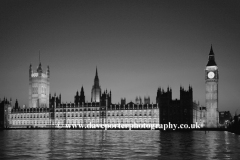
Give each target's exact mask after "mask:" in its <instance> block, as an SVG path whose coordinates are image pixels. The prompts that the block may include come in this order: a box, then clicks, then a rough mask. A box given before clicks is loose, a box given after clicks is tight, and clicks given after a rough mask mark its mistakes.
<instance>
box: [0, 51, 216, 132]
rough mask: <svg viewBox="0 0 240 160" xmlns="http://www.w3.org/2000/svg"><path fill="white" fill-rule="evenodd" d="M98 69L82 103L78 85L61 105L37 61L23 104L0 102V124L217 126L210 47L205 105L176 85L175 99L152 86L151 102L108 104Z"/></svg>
mask: <svg viewBox="0 0 240 160" xmlns="http://www.w3.org/2000/svg"><path fill="white" fill-rule="evenodd" d="M99 79H100V78H99V75H98V70H97V68H96V72H95V78H94V81H93V86H92V91H91V102H86V100H85V93H84V88H83V87H82V88H81V91H80V92H78V91H77V92H76V95H75V96H74V103H62V101H61V98H62V97H61V95H58V96H57V95H56V94H54V95H51V94H50V68H49V66H48V67H47V70H46V71H45V72H44V71H43V69H42V65H41V63H39V65H38V67H37V70H36V71H34V70H33V68H32V65H30V67H29V105H28V106H25V107H20V106H19V105H18V101H17V100H16V102H15V104H14V103H13V102H12V100H7V99H5V98H4V100H3V101H2V102H1V103H0V117H1V119H0V123H1V124H0V125H1V127H2V128H54V127H56V125H59V124H60V125H64V124H68V125H74V124H82V125H87V124H90V123H91V124H133V123H134V124H168V123H169V122H170V123H172V124H189V125H190V124H193V123H196V122H198V123H199V124H201V126H202V127H209V128H217V127H218V123H219V122H218V79H219V75H218V67H217V64H216V62H215V56H214V52H213V49H212V47H211V49H210V53H209V56H208V63H207V65H206V68H205V87H206V104H205V105H206V106H205V107H202V106H200V105H199V103H196V102H194V101H193V88H192V87H191V86H189V87H188V88H187V89H184V88H183V87H181V86H180V99H176V100H173V99H172V89H171V88H169V87H168V88H167V90H164V89H162V88H158V89H157V90H156V103H154V104H153V103H150V97H144V99H142V98H141V97H136V100H135V103H134V102H129V103H127V102H126V98H122V99H121V103H118V104H113V103H112V93H111V91H107V90H102V89H101V86H100V80H99Z"/></svg>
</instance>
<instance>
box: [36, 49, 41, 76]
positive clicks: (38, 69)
mask: <svg viewBox="0 0 240 160" xmlns="http://www.w3.org/2000/svg"><path fill="white" fill-rule="evenodd" d="M38 60H39V65H38V68H37V72H38V73H42V64H41V61H40V51H39V59H38Z"/></svg>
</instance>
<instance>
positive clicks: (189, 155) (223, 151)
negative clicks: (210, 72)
mask: <svg viewBox="0 0 240 160" xmlns="http://www.w3.org/2000/svg"><path fill="white" fill-rule="evenodd" d="M239 142H240V136H239V135H235V134H232V133H228V132H221V131H210V132H206V134H205V132H204V131H189V132H179V131H175V132H174V131H172V132H160V131H151V130H148V131H133V130H132V131H128V130H118V131H113V130H107V131H104V130H6V131H0V144H1V147H0V157H1V158H3V159H76V158H96V159H99V158H106V159H111V158H125V159H138V158H141V159H153V158H154V159H156V158H161V159H162V158H163V159H169V158H171V159H238V158H239V157H240V153H239V151H240V145H239V144H240V143H239Z"/></svg>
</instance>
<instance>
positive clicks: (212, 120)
mask: <svg viewBox="0 0 240 160" xmlns="http://www.w3.org/2000/svg"><path fill="white" fill-rule="evenodd" d="M218 79H219V75H218V67H217V64H216V62H215V57H214V53H213V49H212V46H211V50H210V53H209V56H208V63H207V66H206V69H205V83H206V108H207V117H206V127H207V128H217V127H218V114H219V113H218Z"/></svg>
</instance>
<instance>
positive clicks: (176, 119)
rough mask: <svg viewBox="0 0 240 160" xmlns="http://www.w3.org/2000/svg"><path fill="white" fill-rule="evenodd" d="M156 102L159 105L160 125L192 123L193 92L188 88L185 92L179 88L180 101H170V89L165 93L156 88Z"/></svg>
mask: <svg viewBox="0 0 240 160" xmlns="http://www.w3.org/2000/svg"><path fill="white" fill-rule="evenodd" d="M156 102H157V103H158V104H159V110H160V117H159V118H160V123H161V124H168V123H169V122H170V123H174V124H192V123H193V91H192V87H190V86H189V90H188V91H186V90H184V89H183V88H182V87H180V100H178V99H175V100H172V89H170V88H169V87H168V88H167V91H166V92H165V91H164V90H163V89H161V88H158V91H157V97H156Z"/></svg>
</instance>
